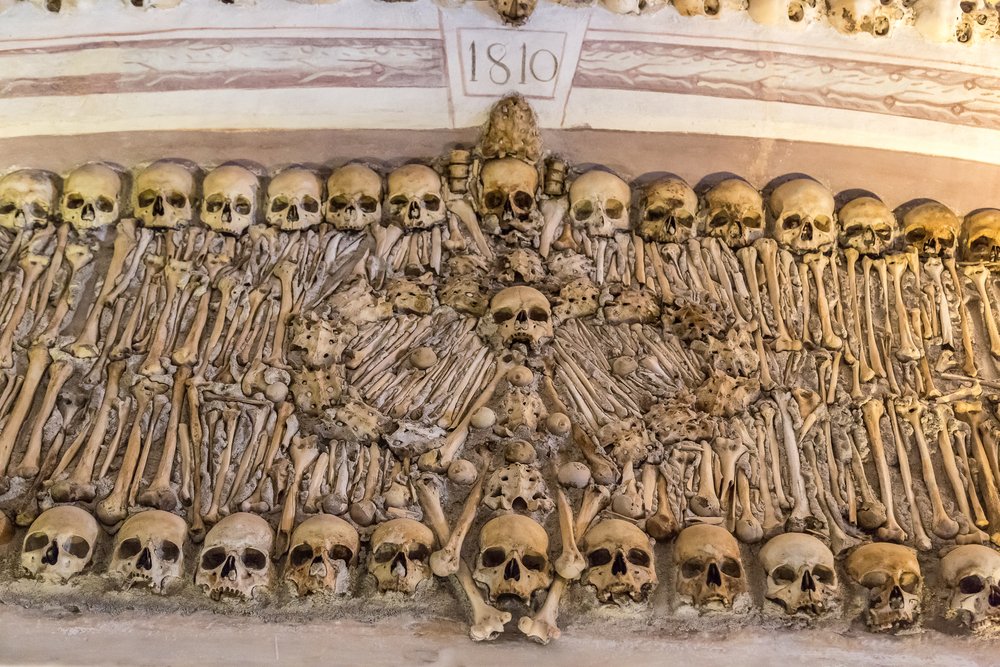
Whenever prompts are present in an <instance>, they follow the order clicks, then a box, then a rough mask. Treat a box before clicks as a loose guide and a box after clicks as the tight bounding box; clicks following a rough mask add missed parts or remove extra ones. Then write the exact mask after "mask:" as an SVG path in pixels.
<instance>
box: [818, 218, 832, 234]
mask: <svg viewBox="0 0 1000 667" xmlns="http://www.w3.org/2000/svg"><path fill="white" fill-rule="evenodd" d="M831 222H832V221H831V220H830V218H828V217H827V216H825V215H818V216H816V217H815V218H813V225H814V226H815V227H816V229H818V230H819V231H821V232H828V231H830V223H831Z"/></svg>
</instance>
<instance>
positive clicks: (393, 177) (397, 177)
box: [389, 164, 447, 231]
mask: <svg viewBox="0 0 1000 667" xmlns="http://www.w3.org/2000/svg"><path fill="white" fill-rule="evenodd" d="M446 216H447V210H446V209H445V206H444V194H443V190H442V185H441V177H440V176H438V173H437V172H436V171H434V170H433V169H431V168H430V167H428V166H426V165H422V164H408V165H405V166H402V167H400V168H399V169H396V170H395V171H393V172H392V173H391V174H389V217H390V218H391V220H392V221H393V222H394V223H396V224H397V225H399V226H400V227H402V228H403V229H405V230H407V231H414V230H420V229H430V228H432V227H436V226H437V225H439V224H441V223H443V222H444V221H445V217H446Z"/></svg>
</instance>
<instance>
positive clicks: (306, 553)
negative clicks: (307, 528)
mask: <svg viewBox="0 0 1000 667" xmlns="http://www.w3.org/2000/svg"><path fill="white" fill-rule="evenodd" d="M312 559H313V548H312V547H311V546H309V545H308V544H300V545H298V546H297V547H295V548H294V549H292V553H290V554H288V562H289V563H291V565H292V567H302V566H303V565H305V564H306V563H308V562H310V561H311V560H312Z"/></svg>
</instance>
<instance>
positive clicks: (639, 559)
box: [628, 549, 649, 567]
mask: <svg viewBox="0 0 1000 667" xmlns="http://www.w3.org/2000/svg"><path fill="white" fill-rule="evenodd" d="M628 562H630V563H632V564H633V565H638V566H639V567H649V554H648V553H646V552H645V551H643V550H642V549H629V551H628Z"/></svg>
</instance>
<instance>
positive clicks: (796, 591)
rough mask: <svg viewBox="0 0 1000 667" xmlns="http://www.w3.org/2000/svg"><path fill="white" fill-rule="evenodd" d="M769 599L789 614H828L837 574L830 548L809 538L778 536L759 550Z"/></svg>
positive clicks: (785, 534)
mask: <svg viewBox="0 0 1000 667" xmlns="http://www.w3.org/2000/svg"><path fill="white" fill-rule="evenodd" d="M760 564H761V565H762V566H763V567H764V571H765V572H766V573H767V592H766V594H765V595H766V596H767V599H768V600H773V601H775V602H777V603H778V604H780V605H782V606H783V607H784V608H785V611H786V612H787V613H789V614H795V613H798V612H804V613H807V614H813V615H816V614H821V613H823V612H825V611H829V609H830V605H831V602H832V601H833V600H834V597H835V596H836V594H837V572H836V569H835V568H834V561H833V553H832V552H831V551H830V549H829V547H827V546H826V545H825V544H823V543H822V542H820V541H819V540H818V539H816V538H815V537H813V536H812V535H806V534H804V533H784V534H782V535H777V536H775V537H773V538H771V540H769V541H768V543H767V544H765V545H764V547H763V548H762V549H761V550H760Z"/></svg>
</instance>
